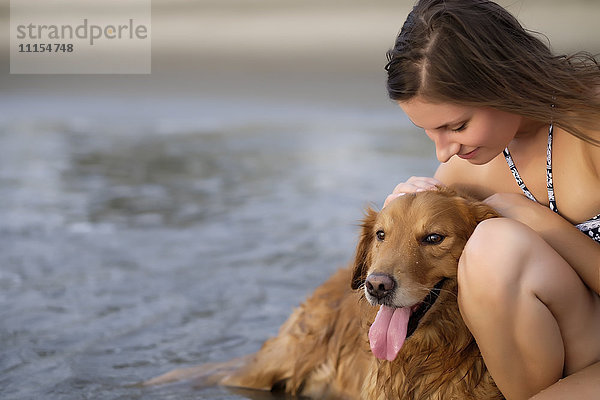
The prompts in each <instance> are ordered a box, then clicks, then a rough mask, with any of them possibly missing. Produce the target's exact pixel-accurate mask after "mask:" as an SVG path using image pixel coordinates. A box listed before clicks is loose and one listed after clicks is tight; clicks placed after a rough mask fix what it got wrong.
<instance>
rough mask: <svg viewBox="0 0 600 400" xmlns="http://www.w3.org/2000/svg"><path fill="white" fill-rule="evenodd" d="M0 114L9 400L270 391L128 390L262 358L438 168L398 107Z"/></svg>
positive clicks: (47, 101) (27, 106)
mask: <svg viewBox="0 0 600 400" xmlns="http://www.w3.org/2000/svg"><path fill="white" fill-rule="evenodd" d="M82 104H85V106H82ZM0 106H1V108H2V110H3V111H4V114H3V115H2V116H1V117H0V154H1V156H0V305H1V307H0V321H1V322H0V398H2V399H7V400H8V399H138V398H143V399H241V398H250V397H251V398H268V397H265V396H264V394H256V393H252V392H243V393H234V392H232V391H229V390H227V389H224V388H208V389H201V390H197V389H193V388H192V387H191V386H190V385H188V384H175V385H170V386H164V387H158V388H144V389H142V388H138V387H132V386H131V385H132V384H135V383H137V382H139V381H142V380H144V379H148V378H150V377H153V376H156V375H158V374H160V373H163V372H165V371H168V370H171V369H173V368H180V367H185V366H191V365H197V364H201V363H204V362H208V361H219V360H227V359H230V358H232V357H236V356H240V355H243V354H247V353H249V352H252V351H256V350H257V349H258V348H259V347H260V345H261V343H262V342H263V341H264V340H265V339H266V338H267V337H269V336H272V335H274V334H275V333H276V332H277V329H278V326H279V325H280V324H281V323H282V322H283V321H284V320H285V318H286V317H287V316H288V315H289V313H290V312H291V310H292V308H293V307H294V306H296V305H297V304H299V302H300V301H302V299H303V298H304V297H305V296H306V295H308V294H309V293H310V292H311V291H312V290H313V289H314V288H315V287H316V286H317V285H318V284H319V283H321V282H322V281H323V280H325V279H326V278H327V277H328V276H329V275H330V274H331V273H332V272H333V271H335V270H336V269H337V268H338V267H341V266H343V265H345V264H346V263H347V262H348V261H349V260H350V259H351V257H352V254H353V251H354V244H355V240H356V236H357V233H358V227H357V224H358V221H359V220H360V218H361V215H362V210H363V208H364V207H365V206H366V205H368V204H369V203H370V202H374V203H375V204H376V205H380V204H381V202H382V201H383V199H384V198H385V195H386V194H387V193H388V192H389V191H390V190H391V189H392V188H393V187H394V185H395V184H396V183H397V182H399V181H400V180H403V179H406V178H407V177H408V176H410V175H413V174H420V175H424V174H431V173H432V172H433V170H434V168H435V161H434V157H433V151H432V145H431V144H429V142H428V141H427V139H426V137H425V135H423V134H422V133H420V132H418V131H416V130H414V128H410V127H409V124H408V123H407V122H406V120H404V119H403V118H402V116H401V115H400V114H401V113H400V111H395V112H394V113H388V112H387V111H386V112H377V111H366V110H360V109H350V108H347V109H344V108H340V109H319V108H314V109H310V108H307V107H304V106H300V105H294V104H290V105H287V106H284V105H281V104H275V103H273V104H253V105H248V104H246V105H244V106H243V107H242V105H241V104H237V105H236V104H232V103H231V102H227V103H219V102H214V101H208V100H206V101H203V100H195V101H194V102H190V101H181V100H180V101H177V100H173V99H172V100H169V101H166V100H160V101H159V100H157V99H137V100H136V102H135V107H134V106H131V103H130V102H129V101H126V100H119V99H115V98H106V99H98V98H95V99H91V98H77V97H72V96H71V97H64V98H61V97H60V96H54V97H44V96H41V95H39V96H33V97H32V96H26V97H25V96H23V97H19V96H16V95H13V96H11V97H7V96H4V97H0ZM67 109H68V110H69V112H68V113H65V112H64V111H65V110H67ZM23 110H30V111H31V110H34V111H35V112H33V113H32V112H30V111H23ZM140 110H142V111H140Z"/></svg>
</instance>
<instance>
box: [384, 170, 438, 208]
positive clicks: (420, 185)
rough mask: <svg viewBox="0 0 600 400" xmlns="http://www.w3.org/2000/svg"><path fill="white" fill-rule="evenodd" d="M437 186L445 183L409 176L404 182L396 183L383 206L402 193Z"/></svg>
mask: <svg viewBox="0 0 600 400" xmlns="http://www.w3.org/2000/svg"><path fill="white" fill-rule="evenodd" d="M439 186H446V185H444V184H443V183H442V182H441V181H439V180H437V179H435V178H429V177H423V176H411V177H410V178H408V180H407V181H406V182H400V183H399V184H398V185H396V187H395V188H394V191H393V192H392V193H391V194H390V195H388V196H387V197H386V199H385V202H384V203H383V207H384V208H385V206H387V205H388V204H389V203H390V202H391V201H392V200H394V199H396V198H398V197H400V196H402V195H403V194H406V193H415V192H423V191H425V190H433V189H435V188H436V187H439Z"/></svg>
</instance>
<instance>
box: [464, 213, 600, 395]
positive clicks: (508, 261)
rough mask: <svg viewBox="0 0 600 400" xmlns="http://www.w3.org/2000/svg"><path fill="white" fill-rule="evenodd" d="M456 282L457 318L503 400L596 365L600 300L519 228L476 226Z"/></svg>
mask: <svg viewBox="0 0 600 400" xmlns="http://www.w3.org/2000/svg"><path fill="white" fill-rule="evenodd" d="M458 279H459V305H460V310H461V313H462V315H463V318H464V320H465V322H466V324H467V326H468V327H469V329H470V330H471V332H472V333H473V336H474V337H475V339H476V340H477V343H478V344H479V347H480V349H481V352H482V355H483V358H484V360H485V362H486V365H487V367H488V369H489V370H490V373H491V374H492V377H493V378H494V380H495V381H496V383H497V385H498V387H499V388H500V390H501V391H502V393H503V394H504V395H505V396H506V397H507V398H508V399H510V400H519V399H527V398H529V397H531V396H533V395H534V394H536V393H538V392H539V391H541V390H542V389H545V388H547V387H549V386H551V385H552V384H554V383H556V382H557V381H558V380H559V379H560V378H562V377H563V376H564V375H568V374H571V373H573V372H575V371H578V370H581V369H583V368H585V367H587V366H589V365H591V364H593V363H595V362H597V361H599V360H600V335H598V332H600V298H599V297H598V295H596V294H595V293H593V292H592V291H591V290H589V289H588V288H587V287H586V286H585V285H584V284H583V282H582V281H581V279H580V278H579V276H578V275H577V273H576V272H575V271H574V270H573V269H572V268H571V267H570V266H569V265H568V264H567V263H566V261H564V260H563V259H562V257H560V256H559V255H558V254H557V253H556V252H555V251H554V250H553V249H552V248H551V247H550V246H549V245H548V244H547V243H546V242H545V241H544V240H543V239H541V238H540V237H539V236H538V235H537V234H536V233H535V232H534V231H533V230H531V229H530V228H528V227H527V226H525V225H523V224H521V223H519V222H516V221H513V220H510V219H505V218H498V219H490V220H486V221H483V222H482V223H481V224H479V226H478V227H477V229H476V230H475V232H474V234H473V236H472V237H471V239H469V241H468V243H467V246H466V247H465V251H464V252H463V255H462V256H461V259H460V263H459V273H458Z"/></svg>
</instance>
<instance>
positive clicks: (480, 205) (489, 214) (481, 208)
mask: <svg viewBox="0 0 600 400" xmlns="http://www.w3.org/2000/svg"><path fill="white" fill-rule="evenodd" d="M470 211H471V213H472V214H473V218H475V221H476V222H477V223H480V222H481V221H483V220H486V219H489V218H496V217H500V214H499V213H498V212H497V211H496V210H494V209H493V208H492V207H491V206H489V205H488V204H486V203H484V202H483V201H474V202H473V203H472V204H471V207H470Z"/></svg>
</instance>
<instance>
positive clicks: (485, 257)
mask: <svg viewBox="0 0 600 400" xmlns="http://www.w3.org/2000/svg"><path fill="white" fill-rule="evenodd" d="M535 235H536V234H535V232H534V231H533V230H531V229H530V228H528V227H527V226H525V225H523V224H521V223H520V222H517V221H514V220H510V219H506V218H494V219H488V220H485V221H483V222H481V223H480V224H479V225H478V226H477V227H476V228H475V231H474V232H473V234H472V235H471V237H470V238H469V240H468V241H467V244H466V246H465V249H464V251H463V253H462V255H461V258H460V260H459V265H458V283H459V293H460V294H461V296H460V299H461V303H463V302H464V301H467V302H469V303H470V304H472V303H474V302H476V304H481V305H485V304H486V303H488V302H491V303H494V304H498V303H497V302H498V301H502V300H504V299H506V297H507V296H512V292H513V291H514V290H517V288H518V287H519V281H520V279H521V277H522V276H523V272H524V268H525V267H526V262H525V261H526V259H527V257H528V255H529V254H530V251H529V249H530V247H529V246H528V243H529V242H530V241H531V240H534V237H535Z"/></svg>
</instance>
